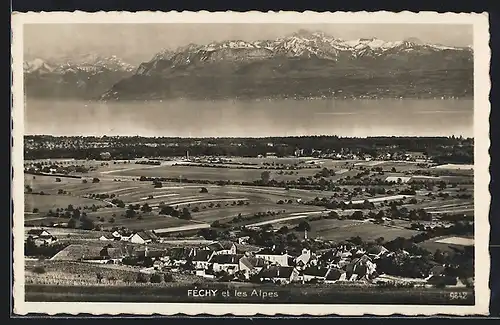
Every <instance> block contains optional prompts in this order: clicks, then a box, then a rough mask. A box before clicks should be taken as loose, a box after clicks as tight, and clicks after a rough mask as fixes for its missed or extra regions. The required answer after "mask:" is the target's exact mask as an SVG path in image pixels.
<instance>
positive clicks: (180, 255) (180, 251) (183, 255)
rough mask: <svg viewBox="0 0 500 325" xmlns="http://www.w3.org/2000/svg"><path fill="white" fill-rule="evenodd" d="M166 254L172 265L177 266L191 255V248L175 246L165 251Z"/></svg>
mask: <svg viewBox="0 0 500 325" xmlns="http://www.w3.org/2000/svg"><path fill="white" fill-rule="evenodd" d="M167 256H168V257H169V260H170V261H171V262H172V264H173V265H176V266H179V265H182V264H186V263H187V261H188V260H189V259H190V258H191V256H192V249H189V248H184V247H175V248H172V249H170V250H169V251H168V252H167Z"/></svg>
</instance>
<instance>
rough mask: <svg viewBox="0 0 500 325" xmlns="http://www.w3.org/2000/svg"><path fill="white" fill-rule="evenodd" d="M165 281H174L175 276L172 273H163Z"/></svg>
mask: <svg viewBox="0 0 500 325" xmlns="http://www.w3.org/2000/svg"><path fill="white" fill-rule="evenodd" d="M163 281H165V282H173V281H174V277H173V275H172V274H171V273H165V274H163Z"/></svg>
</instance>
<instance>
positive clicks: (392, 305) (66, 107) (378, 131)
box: [12, 12, 490, 315]
mask: <svg viewBox="0 0 500 325" xmlns="http://www.w3.org/2000/svg"><path fill="white" fill-rule="evenodd" d="M488 39H489V35H488V20H487V15H485V14H437V13H399V14H393V13H388V12H385V13H350V14H348V13H324V14H318V13H312V12H310V13H307V12H306V13H302V14H301V13H293V12H289V13H286V12H280V13H268V14H264V13H256V12H255V13H240V14H237V13H229V12H228V13H208V12H206V13H187V12H183V13H146V12H144V13H136V14H132V13H98V14H86V13H83V12H75V13H63V12H60V13H29V14H14V15H13V43H14V45H13V52H12V53H13V54H12V56H13V97H14V105H13V137H14V147H13V166H14V167H13V168H14V179H13V181H14V197H13V202H14V203H13V204H14V216H13V224H14V230H13V232H14V241H15V247H14V274H15V278H14V291H15V299H14V303H15V305H16V306H17V307H16V306H15V308H16V309H17V312H19V313H26V312H43V313H49V314H57V313H62V312H64V313H77V312H90V313H94V314H102V313H106V314H120V313H123V312H127V313H129V312H130V313H134V314H152V313H155V314H164V313H166V314H171V315H172V314H178V313H185V314H191V315H196V314H199V313H207V314H214V315H215V314H218V315H221V314H234V315H243V314H245V315H248V314H267V315H273V314H277V313H282V314H291V315H300V314H303V313H304V314H311V315H327V314H344V315H351V314H352V315H354V314H361V315H362V314H364V313H372V314H387V315H388V314H393V313H400V314H405V315H409V314H415V315H416V314H426V315H432V314H440V313H446V314H462V315H464V314H481V313H483V314H484V313H486V312H487V306H488V301H489V290H488V285H487V283H488V276H489V255H488V237H489V225H488V213H489V212H488V211H489V202H490V199H489V198H490V195H489V191H488V184H489V174H488V168H489V155H488V147H489V138H488V132H489V121H488V118H489V110H490V106H489V102H488V92H489V76H488V69H489V60H490V58H489V49H488ZM92 303H94V304H92ZM95 303H99V307H97V305H95ZM124 306H126V307H124Z"/></svg>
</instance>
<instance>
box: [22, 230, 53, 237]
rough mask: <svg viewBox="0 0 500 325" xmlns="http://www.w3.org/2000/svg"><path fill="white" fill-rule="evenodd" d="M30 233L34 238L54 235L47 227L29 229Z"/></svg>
mask: <svg viewBox="0 0 500 325" xmlns="http://www.w3.org/2000/svg"><path fill="white" fill-rule="evenodd" d="M28 235H30V236H31V237H32V238H33V239H37V238H50V237H52V235H51V234H50V233H49V232H48V231H47V230H45V229H30V230H29V231H28Z"/></svg>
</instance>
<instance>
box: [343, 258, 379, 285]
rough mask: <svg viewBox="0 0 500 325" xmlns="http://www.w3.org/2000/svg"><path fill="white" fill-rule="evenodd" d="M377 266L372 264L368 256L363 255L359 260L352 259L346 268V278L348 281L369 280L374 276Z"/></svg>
mask: <svg viewBox="0 0 500 325" xmlns="http://www.w3.org/2000/svg"><path fill="white" fill-rule="evenodd" d="M376 268H377V265H376V264H375V263H373V262H372V259H371V258H370V257H369V256H368V255H363V256H361V257H359V258H354V259H352V261H351V262H350V263H349V264H348V265H347V266H346V278H347V280H349V281H355V280H360V279H369V278H370V277H371V276H372V275H373V274H375V271H376Z"/></svg>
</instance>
